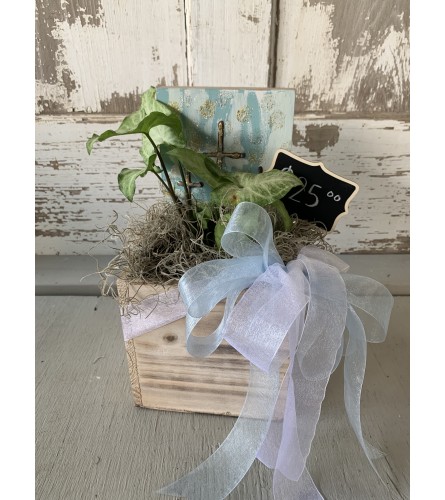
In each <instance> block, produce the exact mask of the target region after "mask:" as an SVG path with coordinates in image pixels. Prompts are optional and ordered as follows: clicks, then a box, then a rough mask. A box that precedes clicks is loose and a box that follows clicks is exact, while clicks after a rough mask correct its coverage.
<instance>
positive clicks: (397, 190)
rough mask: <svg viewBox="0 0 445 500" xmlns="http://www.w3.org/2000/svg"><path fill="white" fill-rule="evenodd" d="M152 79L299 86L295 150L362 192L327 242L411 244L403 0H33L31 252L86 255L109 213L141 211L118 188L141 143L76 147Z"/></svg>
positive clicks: (360, 247)
mask: <svg viewBox="0 0 445 500" xmlns="http://www.w3.org/2000/svg"><path fill="white" fill-rule="evenodd" d="M150 85H207V86H209V85H215V86H256V87H261V86H272V87H273V86H280V87H293V88H295V89H296V90H297V93H296V96H297V97H296V112H297V114H296V117H295V134H294V151H296V152H297V154H300V155H301V156H303V157H305V158H308V159H311V158H312V159H313V158H319V159H321V160H322V161H324V162H325V164H326V165H327V166H328V167H330V168H332V169H333V170H335V171H336V172H338V173H339V174H340V175H345V176H347V177H349V178H351V179H353V180H355V181H357V182H358V183H359V184H360V188H361V190H360V193H359V195H358V197H357V198H356V199H355V200H354V202H353V203H352V204H351V207H350V208H351V214H350V215H349V216H348V217H347V218H344V219H343V220H342V221H341V223H340V224H339V225H338V226H337V230H336V232H335V233H334V234H332V235H331V237H330V241H331V243H333V245H334V246H335V248H336V249H337V251H340V252H349V253H356V252H359V253H367V252H407V251H408V249H409V237H408V235H409V233H408V231H409V220H408V209H409V206H408V196H409V124H408V111H409V2H408V1H407V0H393V1H391V2H388V1H387V0H227V1H225V2H208V1H205V0H193V1H192V0H164V1H162V2H155V1H154V0H145V1H144V0H126V2H116V1H112V0H63V1H62V0H57V1H56V0H36V114H37V117H36V208H37V210H36V212H37V217H36V219H37V220H36V222H37V244H36V251H37V253H39V254H59V253H60V254H76V253H79V254H84V253H86V252H88V251H89V250H90V249H91V247H93V246H94V245H95V244H96V243H97V242H98V241H99V240H100V238H101V233H100V231H99V232H98V230H97V228H98V227H103V226H105V224H106V223H107V221H109V220H110V218H111V217H112V215H113V210H117V211H118V212H119V213H120V214H121V215H122V216H124V215H125V213H126V212H127V211H129V210H130V211H131V210H137V208H132V207H130V206H129V205H128V204H127V203H126V202H124V200H123V197H122V195H121V194H120V192H119V190H118V188H117V182H116V177H117V173H118V172H119V170H120V169H121V168H123V166H127V167H132V166H135V165H136V164H137V162H139V155H138V152H137V146H136V144H137V140H136V139H127V140H125V141H117V140H116V141H114V142H111V141H110V143H109V144H103V145H100V148H98V149H97V151H95V152H94V154H93V156H92V157H88V156H87V155H86V151H85V145H84V142H85V138H87V137H88V136H89V135H91V133H93V132H97V131H101V130H103V129H104V128H105V127H108V126H112V125H113V124H116V123H117V122H118V121H119V120H120V119H121V118H122V116H123V115H124V114H127V113H129V112H131V111H133V110H134V109H135V108H136V107H137V106H138V104H139V99H140V94H141V92H142V91H143V90H145V89H146V88H147V87H149V86H150ZM144 180H145V181H146V182H145V184H144V186H143V187H141V191H140V193H139V197H138V199H139V200H140V201H141V202H143V203H145V204H150V203H152V202H153V201H154V200H155V199H157V198H159V197H160V196H161V195H160V192H159V190H158V186H157V184H156V182H155V181H153V179H149V178H148V177H146V178H145V179H144ZM141 186H142V185H141ZM93 253H97V254H101V253H103V254H107V253H108V254H109V253H110V248H109V247H97V248H95V249H94V250H93Z"/></svg>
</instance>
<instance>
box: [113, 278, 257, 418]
mask: <svg viewBox="0 0 445 500" xmlns="http://www.w3.org/2000/svg"><path fill="white" fill-rule="evenodd" d="M119 290H120V291H121V293H122V283H119V282H118V291H119ZM134 290H136V287H134ZM137 290H138V292H137V294H138V296H139V297H140V298H145V297H147V296H148V295H151V294H153V288H152V287H148V286H142V287H140V288H139V287H138V288H137ZM223 311H224V304H222V303H220V304H218V305H217V306H216V308H215V309H214V310H213V311H212V312H211V313H210V314H209V315H208V316H207V317H206V318H205V319H203V320H202V321H201V322H200V323H199V324H198V326H197V327H196V330H197V332H196V333H197V334H198V335H199V334H202V335H207V334H208V333H210V332H212V331H213V330H214V329H215V328H216V327H217V326H218V324H219V322H220V320H221V318H222V315H223ZM125 349H126V352H127V360H128V367H129V371H130V381H131V389H132V393H133V397H134V403H135V405H136V406H141V407H145V408H154V409H158V410H170V411H179V412H197V413H211V414H216V415H233V416H238V415H239V413H240V411H241V408H242V405H243V402H244V398H245V395H246V392H247V385H248V379H249V362H248V361H247V360H246V359H245V358H244V357H243V356H241V354H239V353H238V352H237V351H236V350H235V349H234V348H233V347H232V346H230V345H229V344H227V343H226V342H223V343H222V344H221V345H220V347H219V348H218V349H217V350H216V351H215V352H214V353H213V354H212V355H211V356H209V357H207V358H194V357H193V356H191V355H190V354H189V353H188V352H187V349H186V345H185V318H182V319H179V320H177V321H174V322H172V323H169V324H168V325H165V326H163V327H161V328H158V329H156V330H152V331H150V332H147V333H143V334H142V335H139V336H137V337H136V338H133V339H132V340H128V341H126V342H125Z"/></svg>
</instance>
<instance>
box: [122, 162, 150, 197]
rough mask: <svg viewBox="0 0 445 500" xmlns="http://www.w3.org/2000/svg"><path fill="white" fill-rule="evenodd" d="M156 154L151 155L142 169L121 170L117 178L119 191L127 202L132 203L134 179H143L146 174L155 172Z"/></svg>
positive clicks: (134, 189)
mask: <svg viewBox="0 0 445 500" xmlns="http://www.w3.org/2000/svg"><path fill="white" fill-rule="evenodd" d="M155 160H156V154H153V155H151V157H150V158H149V161H148V165H147V166H146V167H144V168H123V169H122V170H121V171H120V173H119V175H118V176H117V181H118V184H119V189H120V190H121V192H122V194H123V195H124V196H125V198H127V200H128V201H133V197H134V193H135V191H136V179H137V178H138V177H144V176H145V175H146V174H147V172H154V171H155V168H156V167H155Z"/></svg>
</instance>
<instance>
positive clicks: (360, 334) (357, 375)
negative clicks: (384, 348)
mask: <svg viewBox="0 0 445 500" xmlns="http://www.w3.org/2000/svg"><path fill="white" fill-rule="evenodd" d="M346 327H347V329H348V331H349V340H348V344H347V346H346V353H345V363H344V398H345V408H346V413H347V415H348V419H349V422H350V424H351V427H352V428H353V430H354V433H355V435H356V436H357V439H358V442H359V443H360V446H361V447H362V448H363V451H364V453H365V455H366V457H367V459H368V460H369V463H370V464H371V466H372V468H373V469H374V471H375V472H376V474H377V475H378V476H379V477H380V475H379V473H378V472H377V469H376V467H375V465H374V463H373V462H372V461H373V460H374V459H377V458H380V457H382V456H383V455H384V454H383V453H382V452H381V451H380V450H378V449H377V448H374V447H373V446H371V445H370V444H369V443H368V442H366V440H365V439H364V438H363V433H362V426H361V418H360V398H361V393H362V386H363V380H364V376H365V368H366V350H367V345H366V334H365V329H364V327H363V324H362V322H361V320H360V318H359V317H358V315H357V313H356V312H355V311H354V310H353V308H352V307H351V306H349V308H348V314H347V317H346Z"/></svg>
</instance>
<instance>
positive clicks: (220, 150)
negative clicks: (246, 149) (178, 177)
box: [178, 120, 246, 188]
mask: <svg viewBox="0 0 445 500" xmlns="http://www.w3.org/2000/svg"><path fill="white" fill-rule="evenodd" d="M203 154H205V155H207V156H210V157H212V158H216V164H217V165H218V167H219V168H222V165H223V159H224V158H234V159H235V160H239V159H240V158H245V157H246V153H236V152H235V153H225V152H224V121H223V120H220V121H219V122H218V146H217V148H216V151H214V152H212V153H203ZM186 181H187V186H189V187H191V188H194V187H202V186H203V183H202V182H192V179H191V175H190V172H187V179H186ZM178 185H179V186H183V183H182V181H180V182H178Z"/></svg>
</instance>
